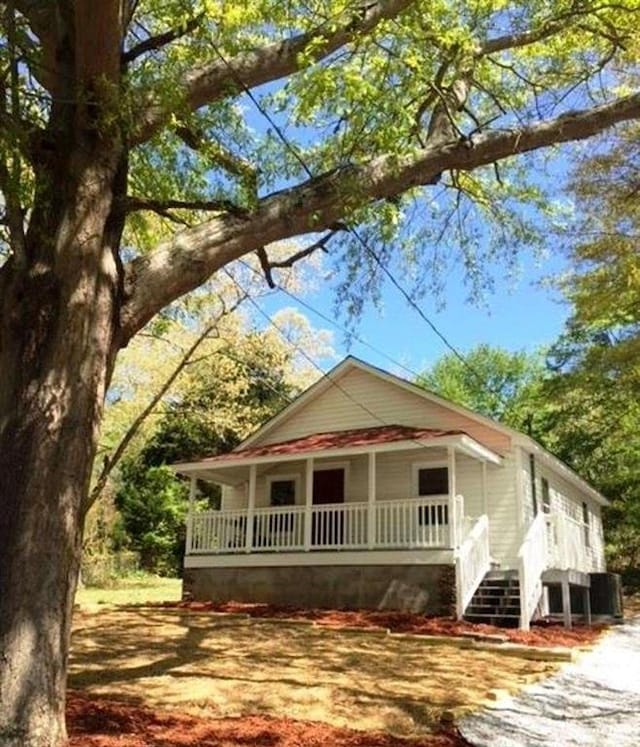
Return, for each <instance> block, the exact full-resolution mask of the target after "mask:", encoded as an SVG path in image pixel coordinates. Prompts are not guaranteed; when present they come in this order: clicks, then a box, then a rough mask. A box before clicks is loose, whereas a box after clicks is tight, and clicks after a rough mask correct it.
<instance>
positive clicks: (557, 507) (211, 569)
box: [174, 356, 611, 629]
mask: <svg viewBox="0 0 640 747" xmlns="http://www.w3.org/2000/svg"><path fill="white" fill-rule="evenodd" d="M174 469H175V470H176V471H177V472H178V473H180V474H182V475H186V476H188V477H190V478H191V486H192V489H191V500H190V509H189V515H188V526H187V544H186V554H185V559H184V566H185V571H184V595H185V596H186V597H190V598H194V599H212V600H218V601H225V600H236V601H247V602H265V603H272V604H278V605H295V606H307V607H311V606H313V607H318V606H320V607H340V608H374V609H376V608H386V609H405V610H407V609H408V610H412V611H420V612H425V613H432V614H451V613H453V614H456V615H457V616H458V617H460V618H462V617H465V618H467V619H470V620H475V621H487V622H494V623H497V624H505V625H509V624H512V625H520V627H522V628H525V629H526V628H528V626H529V623H530V621H531V619H532V618H533V617H534V616H536V615H538V614H545V613H546V612H548V610H549V604H550V603H551V605H552V607H553V606H554V605H556V606H557V607H558V608H557V610H556V611H557V612H563V614H564V619H565V623H566V624H570V623H571V612H572V611H571V603H572V599H573V605H574V610H575V608H576V606H579V607H580V612H581V613H582V614H584V615H586V616H587V617H588V618H589V617H590V602H591V601H593V595H592V594H591V595H590V592H589V589H590V587H592V585H593V582H594V579H595V580H597V581H598V583H599V584H600V586H602V581H603V579H604V581H605V582H610V581H611V579H610V578H607V576H606V574H605V571H606V568H605V557H604V546H603V532H602V518H601V509H602V507H603V506H605V505H607V500H606V499H605V498H604V497H603V496H602V495H600V493H598V492H597V491H596V490H595V489H594V488H593V487H591V486H590V485H589V484H588V483H587V482H585V480H583V479H582V478H581V477H580V476H579V475H577V474H576V473H575V472H574V471H573V470H571V469H570V468H569V467H568V466H567V465H566V464H564V463H563V462H561V461H560V460H558V459H557V458H556V457H554V456H553V455H552V454H550V453H549V452H547V451H545V449H543V448H542V447H541V446H540V445H539V444H538V443H537V442H536V441H534V440H533V439H531V438H529V437H528V436H526V435H524V434H522V433H519V432H517V431H515V430H513V429H512V428H508V427H506V426H504V425H502V424H500V423H497V422H494V421H493V420H491V419H489V418H486V417H484V416H482V415H479V414H477V413H474V412H472V411H470V410H468V409H466V408H464V407H461V406H459V405H456V404H453V403H452V402H449V401H446V400H444V399H443V398H441V397H439V396H437V395H435V394H433V393H431V392H428V391H426V390H424V389H422V388H421V387H419V386H416V385H415V384H412V383H409V382H407V381H405V380H403V379H401V378H399V377H397V376H395V375H392V374H390V373H387V372H386V371H383V370H381V369H379V368H376V367H374V366H371V365H369V364H367V363H365V362H363V361H361V360H358V359H357V358H354V357H351V356H350V357H348V358H346V359H345V360H344V361H342V363H340V364H339V365H338V366H336V367H335V368H334V369H333V370H332V371H330V372H329V373H328V374H326V375H325V376H324V377H322V378H321V379H320V380H319V381H317V382H316V383H315V384H314V385H313V386H311V387H310V388H309V389H308V390H307V391H305V392H304V393H303V394H301V395H300V396H299V397H298V398H297V399H296V400H295V401H293V402H292V403H291V404H290V405H288V406H287V407H285V408H284V409H283V410H282V411H281V412H280V413H279V414H277V415H276V416H275V417H273V418H272V419H271V420H269V421H268V422H267V423H265V424H264V425H263V426H262V427H261V428H260V429H259V430H258V431H257V432H255V433H254V434H253V435H251V436H250V437H249V438H247V439H246V440H245V441H243V442H242V443H241V444H240V445H239V446H238V447H237V448H236V449H234V450H233V451H232V452H230V453H228V454H224V455H219V456H213V457H205V458H202V459H199V460H197V461H192V462H189V463H182V464H176V465H174ZM200 480H205V481H210V482H213V483H218V484H220V485H221V486H222V501H221V507H220V510H214V511H200V512H198V511H196V509H195V505H196V503H195V500H194V499H195V497H196V491H197V482H198V481H200ZM605 586H606V583H605ZM554 600H558V601H557V602H556V601H554ZM552 611H553V610H552Z"/></svg>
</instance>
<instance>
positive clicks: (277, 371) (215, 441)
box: [116, 332, 298, 575]
mask: <svg viewBox="0 0 640 747" xmlns="http://www.w3.org/2000/svg"><path fill="white" fill-rule="evenodd" d="M240 356H242V357H240ZM294 357H295V351H294V350H293V349H292V348H290V347H289V346H287V345H285V344H283V343H282V341H279V340H277V338H274V336H273V335H272V334H271V333H269V332H267V333H264V332H262V333H261V332H250V333H248V334H246V335H244V336H242V337H240V338H239V339H237V340H236V341H234V343H233V345H231V346H226V347H221V348H220V349H218V350H217V352H214V353H213V354H211V355H209V356H207V357H205V358H204V359H201V360H200V361H199V362H197V364H196V365H194V366H193V367H192V368H191V369H190V370H189V371H188V372H187V374H186V378H187V382H186V385H185V384H183V387H182V391H181V393H180V395H179V396H174V397H173V398H172V399H171V400H170V401H169V402H168V403H166V404H165V407H164V411H163V414H162V417H161V419H160V421H159V423H158V424H157V427H156V428H155V430H154V431H153V432H152V433H151V434H150V435H149V437H148V438H147V440H146V442H145V443H144V444H143V445H142V446H141V448H139V450H138V451H137V452H135V453H133V454H132V455H130V456H128V457H126V458H124V459H123V460H122V464H121V467H120V470H119V479H118V489H117V493H116V506H117V508H118V511H119V513H120V516H121V522H122V523H121V529H122V531H121V532H119V535H118V536H119V539H120V542H122V541H123V539H124V540H125V546H126V547H128V548H129V549H132V550H135V551H136V552H137V553H138V554H139V556H140V562H141V565H142V567H143V568H144V569H145V570H148V571H152V572H155V573H160V574H172V575H175V574H178V573H179V572H180V569H181V564H182V556H183V555H184V538H185V515H186V508H187V496H188V486H187V484H186V482H185V481H184V479H181V478H179V477H177V476H176V475H175V474H174V473H173V472H172V471H171V470H170V469H168V468H167V467H166V465H168V464H171V463H173V462H179V461H186V460H189V459H195V458H198V457H202V456H213V455H215V454H219V453H225V452H227V451H230V450H231V449H232V448H233V447H234V446H235V445H236V444H237V443H238V442H239V441H240V440H241V439H242V438H243V437H244V436H246V435H247V434H248V433H250V432H251V431H252V430H254V429H255V428H257V427H258V426H259V425H260V424H261V423H263V422H264V421H265V420H267V419H268V418H269V417H271V416H272V415H274V414H275V413H276V412H277V411H278V410H280V409H282V407H284V406H285V405H286V404H287V403H288V402H289V401H290V399H291V398H292V397H293V396H295V395H296V394H297V393H298V389H297V387H296V385H295V384H294V383H293V380H294V377H293V375H292V374H293V369H294ZM199 492H200V494H201V498H200V500H201V501H203V502H205V503H207V504H208V505H209V506H210V507H213V506H218V505H219V499H220V492H219V488H218V487H217V486H212V485H210V484H208V483H205V482H201V483H199Z"/></svg>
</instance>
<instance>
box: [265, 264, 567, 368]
mask: <svg viewBox="0 0 640 747" xmlns="http://www.w3.org/2000/svg"><path fill="white" fill-rule="evenodd" d="M520 265H521V273H520V277H519V279H517V280H513V279H504V278H502V276H501V268H500V267H499V266H496V267H494V268H492V274H493V276H494V278H495V281H496V284H495V290H494V292H493V293H490V294H488V295H487V297H486V298H485V301H484V304H483V305H482V306H477V305H473V304H470V303H469V302H468V301H467V298H466V296H467V291H466V290H465V288H464V284H463V279H462V277H461V274H460V273H454V274H452V275H451V276H450V278H449V280H448V282H447V287H446V292H445V295H446V307H445V308H444V309H441V308H439V306H438V304H436V302H435V301H434V299H433V298H430V297H429V296H427V297H425V298H424V299H423V300H422V301H421V302H420V304H419V305H420V307H421V308H422V310H423V312H424V313H425V314H426V315H427V316H428V317H429V318H430V319H431V320H432V321H433V323H434V324H435V325H436V326H437V327H438V329H439V330H440V331H441V332H442V333H443V335H444V336H445V337H446V338H447V339H448V340H449V342H450V343H451V344H452V345H454V346H455V347H456V348H457V349H458V350H459V351H460V352H461V353H463V354H464V353H466V352H468V351H469V350H470V349H471V348H473V347H475V346H476V345H478V344H480V343H488V344H490V345H495V346H500V347H503V348H506V349H508V350H514V351H515V350H523V349H525V350H528V351H534V350H535V349H536V348H539V347H540V346H543V345H545V344H549V343H551V342H552V341H553V340H554V339H555V338H556V337H557V336H558V334H559V333H560V331H561V329H562V326H563V323H564V320H565V319H566V316H567V313H568V307H567V306H566V305H565V304H562V303H560V302H559V297H558V294H557V292H554V291H553V290H552V289H549V288H548V287H545V285H544V283H543V281H544V279H545V278H549V277H553V276H556V275H557V274H558V273H559V272H561V271H562V269H563V267H564V263H563V260H562V259H561V258H560V256H558V255H553V254H551V253H549V256H548V257H546V258H540V257H534V256H532V253H530V252H529V253H528V252H526V250H522V252H521V260H520ZM319 286H322V283H319ZM302 297H303V299H304V300H305V301H306V302H307V303H308V304H310V305H311V306H313V307H314V308H316V309H317V310H319V311H320V312H322V313H323V314H325V315H326V316H328V317H329V318H332V319H334V318H335V319H336V321H337V322H338V324H340V326H344V323H345V320H344V319H340V317H337V316H336V314H335V294H334V290H333V288H332V287H331V286H330V285H325V286H324V287H320V288H319V289H317V290H315V291H313V292H311V293H305V294H304V295H303V296H302ZM260 305H261V307H262V308H264V309H265V310H266V311H268V312H269V313H270V314H273V313H274V312H275V311H277V310H278V309H280V308H291V307H294V308H295V307H296V304H295V302H294V301H292V300H291V298H289V297H287V296H285V295H283V294H277V295H274V296H271V297H270V298H269V299H268V300H265V299H262V300H261V301H260ZM297 308H298V309H299V311H300V312H301V313H303V314H304V315H305V316H307V317H308V319H309V320H310V322H311V323H312V324H313V326H314V327H322V328H325V329H332V330H333V332H334V347H335V349H336V352H337V354H338V356H339V357H342V356H343V355H347V354H348V353H352V354H353V355H357V356H358V357H360V358H363V359H365V360H367V361H369V362H370V363H373V364H375V365H379V366H381V367H382V368H386V369H387V370H393V371H394V372H396V373H399V374H401V375H403V376H405V377H407V376H410V374H409V373H408V372H407V371H406V370H402V369H400V368H399V367H397V366H394V364H393V363H392V362H391V361H389V359H387V358H385V357H384V356H382V355H379V354H378V353H377V352H375V351H374V350H372V349H370V348H369V347H366V346H364V345H362V344H361V343H359V342H358V341H356V340H352V342H351V346H350V347H349V346H347V344H346V343H345V339H344V338H345V335H344V333H343V332H342V331H341V330H340V329H338V328H336V327H332V326H331V325H330V324H328V323H327V322H326V321H324V320H323V319H322V318H319V317H317V316H315V315H314V314H313V313H312V312H310V311H309V310H308V309H307V308H304V307H301V306H300V307H297ZM355 333H356V334H357V335H358V337H360V338H362V339H364V340H365V341H366V342H368V343H369V344H370V345H372V346H373V347H375V348H378V349H379V350H380V351H382V352H383V353H386V355H388V356H389V357H390V358H392V359H394V360H395V361H398V362H399V363H401V364H403V365H404V366H407V368H408V369H410V370H411V371H416V372H420V371H422V370H423V369H424V368H425V367H427V366H429V365H431V364H433V363H434V362H435V361H436V360H437V359H438V358H439V357H440V356H442V355H443V354H445V353H447V352H448V351H447V348H446V347H445V345H444V343H443V342H442V341H441V340H440V339H439V338H438V337H437V335H436V334H435V333H434V332H433V331H432V330H430V329H429V327H428V325H427V324H426V323H425V322H424V321H423V320H422V319H421V318H420V316H419V315H418V314H417V312H416V311H415V310H414V309H412V308H411V307H410V306H409V305H408V304H407V302H406V301H405V299H404V298H402V296H401V295H400V293H399V292H398V290H397V289H396V288H394V287H393V286H392V285H391V284H390V283H389V282H387V283H385V286H384V289H383V293H382V307H381V308H380V309H377V308H374V307H373V306H372V305H368V306H367V307H366V310H365V313H364V314H363V316H362V319H361V320H360V322H359V324H358V325H357V326H356V328H355ZM306 352H307V353H308V354H309V355H310V356H312V357H313V356H314V351H313V349H307V350H306ZM318 362H319V363H320V365H321V366H322V367H323V368H327V367H330V365H331V361H327V360H318Z"/></svg>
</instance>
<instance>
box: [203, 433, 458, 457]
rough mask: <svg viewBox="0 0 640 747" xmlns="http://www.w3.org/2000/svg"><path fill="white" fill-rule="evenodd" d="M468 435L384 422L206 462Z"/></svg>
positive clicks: (246, 449) (243, 451) (233, 454)
mask: <svg viewBox="0 0 640 747" xmlns="http://www.w3.org/2000/svg"><path fill="white" fill-rule="evenodd" d="M461 435H466V434H465V433H464V431H444V430H438V429H436V428H410V427H409V426H406V425H382V426H378V427H376V428H355V429H352V430H348V431H329V432H327V433H314V434H312V435H310V436H303V437H302V438H293V439H291V440H290V441H282V442H281V443H276V444H266V445H265V446H249V447H247V448H245V449H238V450H236V451H231V452H229V453H228V454H220V455H218V456H214V457H205V458H204V459H203V460H202V461H206V462H222V461H225V462H226V461H229V460H231V459H247V458H250V457H264V456H284V455H286V454H287V455H288V454H305V453H308V452H314V451H325V450H326V449H346V448H353V447H358V446H372V445H378V444H386V443H393V442H394V441H427V440H431V439H437V438H442V437H445V436H461Z"/></svg>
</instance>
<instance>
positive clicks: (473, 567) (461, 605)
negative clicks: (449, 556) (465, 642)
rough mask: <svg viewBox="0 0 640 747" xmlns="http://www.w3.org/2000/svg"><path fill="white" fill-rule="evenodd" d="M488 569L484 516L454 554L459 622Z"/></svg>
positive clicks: (486, 523) (486, 517)
mask: <svg viewBox="0 0 640 747" xmlns="http://www.w3.org/2000/svg"><path fill="white" fill-rule="evenodd" d="M490 567H491V553H490V551H489V517H488V516H487V515H486V514H484V515H483V516H481V517H480V518H479V519H478V520H477V521H476V522H475V524H474V525H473V527H472V528H471V530H470V531H469V533H468V534H467V536H466V538H465V539H464V541H463V542H462V544H461V545H460V547H459V549H458V550H457V552H456V587H457V588H456V592H457V593H456V614H457V616H458V619H459V620H460V619H462V616H463V615H464V613H465V610H466V609H467V607H468V606H469V603H470V602H471V599H472V597H473V595H474V593H475V591H476V589H477V588H478V586H479V585H480V582H481V581H482V579H483V578H484V576H485V574H486V573H487V572H488V571H489V569H490Z"/></svg>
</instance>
